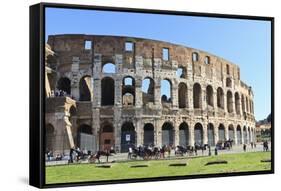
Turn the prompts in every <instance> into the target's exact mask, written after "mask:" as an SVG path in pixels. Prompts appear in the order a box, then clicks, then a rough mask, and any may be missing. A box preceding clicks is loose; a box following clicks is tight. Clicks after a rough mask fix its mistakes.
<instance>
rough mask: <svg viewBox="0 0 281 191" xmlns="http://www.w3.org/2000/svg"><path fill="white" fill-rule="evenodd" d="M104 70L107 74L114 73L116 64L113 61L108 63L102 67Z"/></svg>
mask: <svg viewBox="0 0 281 191" xmlns="http://www.w3.org/2000/svg"><path fill="white" fill-rule="evenodd" d="M102 72H103V73H107V74H110V73H111V74H114V73H115V72H116V68H115V65H114V64H112V63H106V64H104V65H103V67H102Z"/></svg>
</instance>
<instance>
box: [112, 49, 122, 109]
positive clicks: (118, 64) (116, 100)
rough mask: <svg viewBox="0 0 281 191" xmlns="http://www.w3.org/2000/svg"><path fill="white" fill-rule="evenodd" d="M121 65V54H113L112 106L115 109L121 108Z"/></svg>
mask: <svg viewBox="0 0 281 191" xmlns="http://www.w3.org/2000/svg"><path fill="white" fill-rule="evenodd" d="M122 64H123V56H122V55H121V54H115V65H116V75H115V82H114V86H115V96H114V105H115V106H117V107H122V80H123V79H122V76H121V74H122Z"/></svg>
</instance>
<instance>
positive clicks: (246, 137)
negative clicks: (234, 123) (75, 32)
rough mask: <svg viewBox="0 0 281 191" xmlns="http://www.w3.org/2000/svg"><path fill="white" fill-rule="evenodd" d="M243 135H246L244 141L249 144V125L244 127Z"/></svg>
mask: <svg viewBox="0 0 281 191" xmlns="http://www.w3.org/2000/svg"><path fill="white" fill-rule="evenodd" d="M243 137H244V143H245V144H248V136H247V127H246V126H244V127H243Z"/></svg>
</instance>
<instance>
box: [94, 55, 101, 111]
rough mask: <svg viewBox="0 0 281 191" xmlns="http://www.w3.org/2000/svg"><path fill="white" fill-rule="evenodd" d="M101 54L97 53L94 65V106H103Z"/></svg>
mask: <svg viewBox="0 0 281 191" xmlns="http://www.w3.org/2000/svg"><path fill="white" fill-rule="evenodd" d="M101 65H102V62H101V54H95V56H94V65H93V70H92V71H93V74H92V76H93V91H94V92H93V107H100V106H101Z"/></svg>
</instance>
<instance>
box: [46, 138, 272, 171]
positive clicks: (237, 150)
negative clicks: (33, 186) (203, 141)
mask: <svg viewBox="0 0 281 191" xmlns="http://www.w3.org/2000/svg"><path fill="white" fill-rule="evenodd" d="M269 148H271V145H270V143H269ZM214 150H215V147H212V148H211V153H212V155H214V153H215V151H214ZM258 151H263V145H262V144H261V143H259V144H257V145H256V147H255V148H251V145H250V144H248V145H247V148H246V152H258ZM242 152H244V151H243V145H239V146H233V147H232V149H230V150H218V155H220V154H232V153H242ZM208 154H209V151H208V149H207V150H205V151H204V152H203V153H202V151H201V150H198V151H197V155H196V156H195V155H193V156H189V155H184V156H183V157H185V158H191V157H198V156H208ZM167 156H168V154H167V153H166V154H165V157H167ZM176 158H182V157H178V156H175V152H174V150H172V151H171V155H170V158H169V159H176ZM167 159H168V158H167ZM135 160H143V159H142V158H137V159H131V161H135ZM100 161H101V162H102V163H104V162H106V157H104V156H102V157H101V158H100ZM114 161H115V162H121V161H124V162H125V161H128V153H118V154H116V155H113V156H110V157H109V160H108V162H114ZM87 162H88V161H87V160H86V161H80V162H79V163H87ZM63 164H68V161H67V160H62V161H48V162H46V166H53V165H63Z"/></svg>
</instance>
